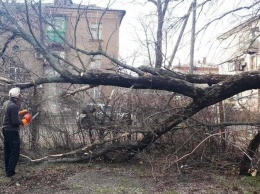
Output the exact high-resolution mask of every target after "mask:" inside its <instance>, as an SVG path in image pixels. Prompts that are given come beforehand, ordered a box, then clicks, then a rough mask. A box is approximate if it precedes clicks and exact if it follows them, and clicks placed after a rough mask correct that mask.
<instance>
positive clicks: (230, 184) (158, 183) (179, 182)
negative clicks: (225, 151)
mask: <svg viewBox="0 0 260 194" xmlns="http://www.w3.org/2000/svg"><path fill="white" fill-rule="evenodd" d="M18 171H20V173H21V174H22V175H23V177H22V178H20V179H19V180H16V181H12V182H9V183H6V182H5V177H4V174H3V171H1V172H0V191H1V192H0V193H8V194H12V193H14V194H19V193H21V194H36V193H38V194H49V193H55V194H221V193H223V194H233V193H234V194H243V193H255V194H257V193H260V188H259V186H258V185H259V181H260V180H259V179H260V178H259V177H251V178H250V179H247V178H245V177H240V176H219V175H216V174H214V173H210V172H206V171H204V170H189V171H187V172H184V173H174V172H171V173H169V174H167V175H163V176H162V174H160V173H159V172H158V171H157V172H156V171H153V168H151V167H149V165H140V164H105V163H95V164H55V165H54V164H52V165H38V166H35V165H26V164H20V165H19V166H18ZM248 181H251V184H248V183H247V182H248ZM244 183H247V185H246V184H244Z"/></svg>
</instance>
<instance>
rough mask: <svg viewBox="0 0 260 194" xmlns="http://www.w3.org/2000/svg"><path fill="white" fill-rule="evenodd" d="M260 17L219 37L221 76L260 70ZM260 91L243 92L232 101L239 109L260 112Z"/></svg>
mask: <svg viewBox="0 0 260 194" xmlns="http://www.w3.org/2000/svg"><path fill="white" fill-rule="evenodd" d="M259 29H260V16H259V15H258V16H256V17H254V18H251V19H249V20H247V21H246V22H244V23H242V24H240V25H238V26H236V27H235V28H233V29H231V30H229V31H228V32H226V33H224V34H222V35H221V36H219V37H218V40H219V41H220V43H221V44H220V45H221V55H220V56H221V58H220V63H221V65H220V66H219V73H220V74H230V75H234V74H239V73H242V72H246V71H259V70H260V49H259V48H260V30H259ZM259 94H260V93H259V89H255V90H249V91H245V92H242V93H240V94H238V95H236V96H234V97H233V98H231V99H230V101H232V102H233V103H234V104H235V105H236V106H237V107H241V105H242V106H243V107H247V108H248V109H249V110H250V111H259V108H260V106H259V105H260V100H259V96H260V95H259Z"/></svg>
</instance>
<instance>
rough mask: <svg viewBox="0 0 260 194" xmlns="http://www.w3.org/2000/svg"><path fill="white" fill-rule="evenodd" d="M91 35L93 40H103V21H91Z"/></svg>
mask: <svg viewBox="0 0 260 194" xmlns="http://www.w3.org/2000/svg"><path fill="white" fill-rule="evenodd" d="M90 35H91V39H93V40H102V23H98V24H97V23H91V24H90Z"/></svg>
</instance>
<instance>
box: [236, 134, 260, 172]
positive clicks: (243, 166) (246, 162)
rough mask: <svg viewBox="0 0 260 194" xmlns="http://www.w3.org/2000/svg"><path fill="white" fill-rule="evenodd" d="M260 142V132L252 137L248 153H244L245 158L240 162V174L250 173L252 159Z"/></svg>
mask: <svg viewBox="0 0 260 194" xmlns="http://www.w3.org/2000/svg"><path fill="white" fill-rule="evenodd" d="M259 144H260V132H258V133H257V135H256V136H255V137H254V139H252V140H251V141H250V143H249V145H248V148H247V151H246V154H244V156H243V159H242V161H241V163H240V172H239V174H240V175H248V174H249V172H248V171H249V169H250V167H251V162H252V161H251V160H252V158H253V157H254V155H255V152H256V150H257V148H258V147H259Z"/></svg>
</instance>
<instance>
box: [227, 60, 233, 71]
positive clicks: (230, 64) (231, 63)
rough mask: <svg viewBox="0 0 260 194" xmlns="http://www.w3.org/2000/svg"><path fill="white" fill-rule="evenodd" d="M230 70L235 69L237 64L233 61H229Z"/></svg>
mask: <svg viewBox="0 0 260 194" xmlns="http://www.w3.org/2000/svg"><path fill="white" fill-rule="evenodd" d="M228 71H235V64H234V62H233V61H231V62H228Z"/></svg>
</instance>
